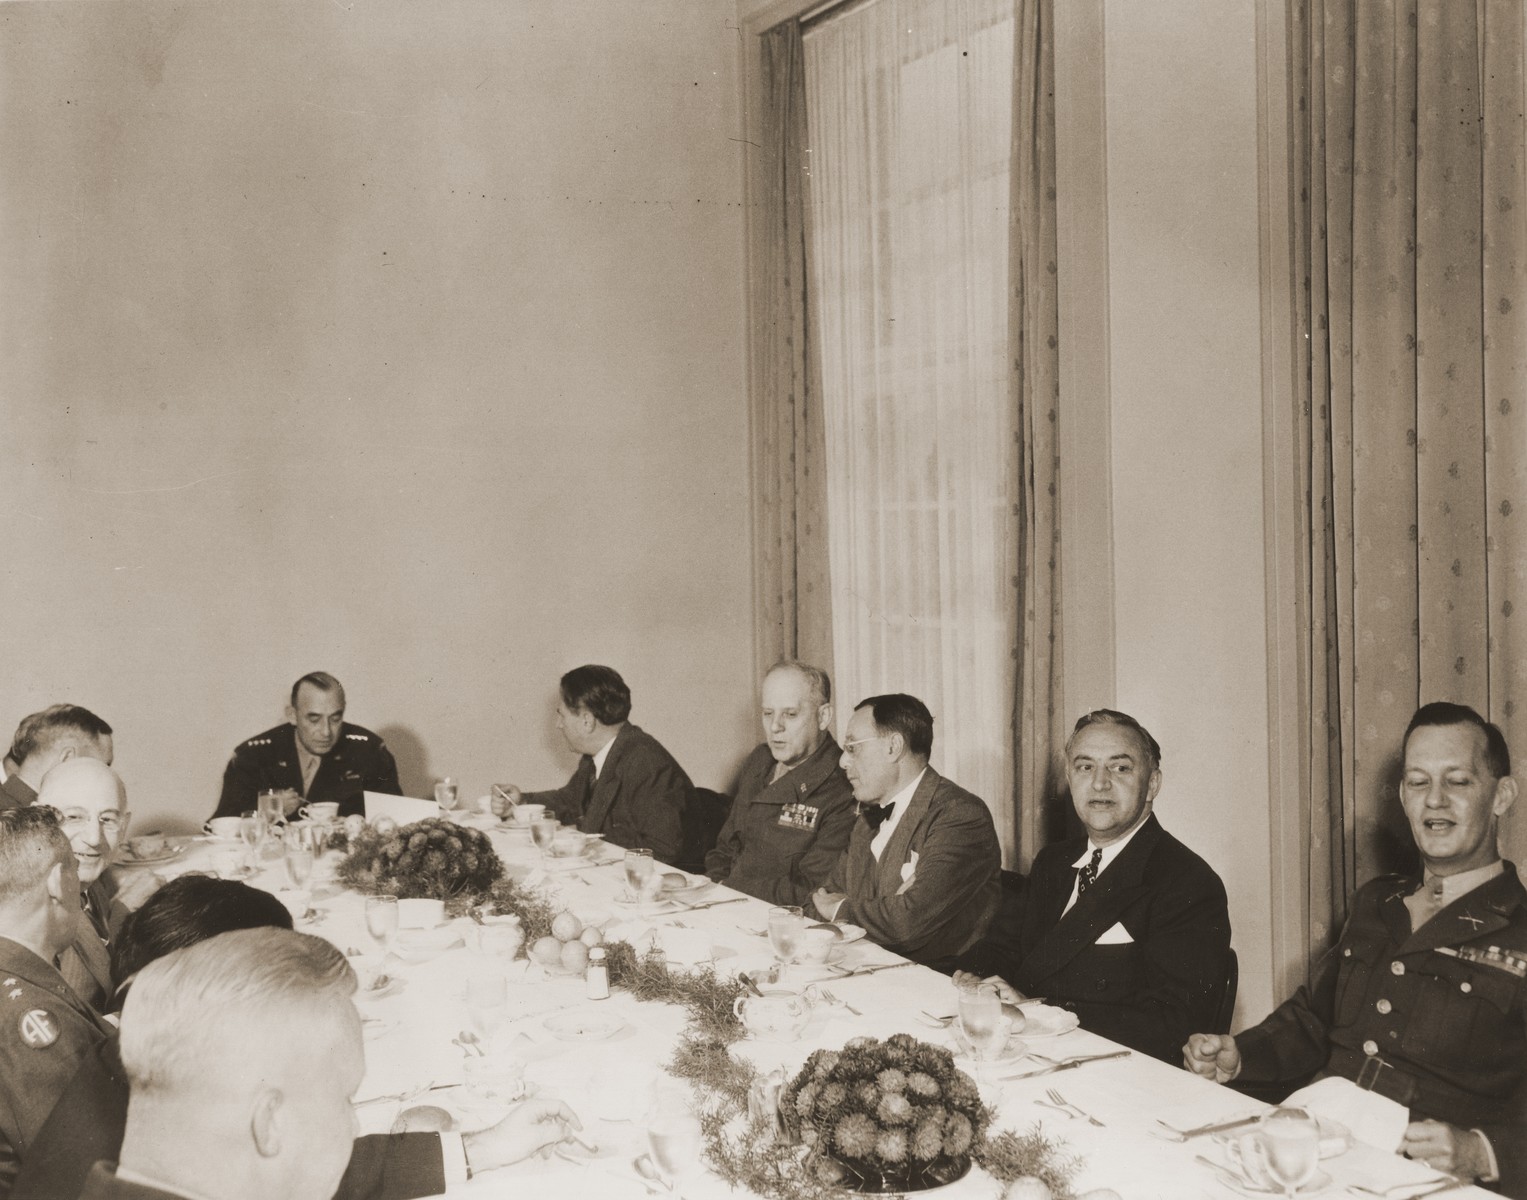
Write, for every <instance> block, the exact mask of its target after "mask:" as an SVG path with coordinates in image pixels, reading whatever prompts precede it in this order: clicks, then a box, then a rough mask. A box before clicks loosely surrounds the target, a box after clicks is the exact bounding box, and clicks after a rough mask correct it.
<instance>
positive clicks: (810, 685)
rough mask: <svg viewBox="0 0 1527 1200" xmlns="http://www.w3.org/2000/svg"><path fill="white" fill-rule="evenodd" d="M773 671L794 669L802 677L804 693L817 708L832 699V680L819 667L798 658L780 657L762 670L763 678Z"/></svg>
mask: <svg viewBox="0 0 1527 1200" xmlns="http://www.w3.org/2000/svg"><path fill="white" fill-rule="evenodd" d="M775 671H794V672H795V673H796V674H798V675H799V676H800V677H801V678H802V679H804V680H805V681H806V693H807V695H809V696H810V697H811V702H812V703H813V704H815V705H816V706H817V707H818V708H821V707H822V705H824V704H828V703H830V702H831V701H832V680H831V679H829V678H828V677H827V672H826V671H824V670H822V668H821V667H813V666H812V665H811V664H810V663H804V662H801V660H800V659H798V658H782V659H780V660H779V662H777V663H775V664H774V665H773V666H772V667H770V668H769V669H768V670H767V671H765V672H764V678H765V679H767V678H768V677H769V676H770V675H772V674H774V672H775Z"/></svg>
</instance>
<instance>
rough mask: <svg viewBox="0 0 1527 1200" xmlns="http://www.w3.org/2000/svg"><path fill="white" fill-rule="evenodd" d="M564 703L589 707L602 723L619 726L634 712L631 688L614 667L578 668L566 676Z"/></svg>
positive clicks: (563, 689)
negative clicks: (632, 709) (632, 710)
mask: <svg viewBox="0 0 1527 1200" xmlns="http://www.w3.org/2000/svg"><path fill="white" fill-rule="evenodd" d="M562 703H563V704H565V705H567V707H568V708H569V709H571V710H572V711H573V712H577V711H578V710H579V709H580V708H583V709H587V710H588V711H589V712H590V713H592V714H593V716H594V720H596V721H598V722H599V723H600V724H601V725H619V724H620V723H621V722H622V721H624V720H625V719H626V718H627V717H629V716H630V715H631V689H630V688H628V687H627V686H626V681H625V680H624V679H622V678H621V677H620V675H619V674H618V673H617V672H616V671H614V670H612V669H611V668H610V667H599V666H593V665H590V666H586V667H574V668H573V669H572V670H571V671H569V672H568V673H567V674H566V675H564V676H562Z"/></svg>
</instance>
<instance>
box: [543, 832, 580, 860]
mask: <svg viewBox="0 0 1527 1200" xmlns="http://www.w3.org/2000/svg"><path fill="white" fill-rule="evenodd" d="M587 845H588V838H587V837H585V836H584V835H583V834H581V833H579V832H578V831H577V830H576V829H559V830H557V833H556V836H555V837H553V838H552V840H551V853H552V857H553V858H577V857H578V856H579V855H581V854H582V853H583V851H584V848H585V847H586V846H587Z"/></svg>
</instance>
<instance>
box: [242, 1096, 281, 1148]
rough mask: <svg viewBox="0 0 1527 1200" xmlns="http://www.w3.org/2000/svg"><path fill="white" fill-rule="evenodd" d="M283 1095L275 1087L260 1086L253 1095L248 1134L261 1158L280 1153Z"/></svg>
mask: <svg viewBox="0 0 1527 1200" xmlns="http://www.w3.org/2000/svg"><path fill="white" fill-rule="evenodd" d="M283 1099H284V1098H283V1097H282V1095H281V1093H280V1091H278V1090H277V1089H276V1088H262V1089H261V1090H260V1092H259V1093H258V1094H257V1095H256V1096H255V1100H254V1108H253V1110H252V1111H251V1112H250V1114H249V1136H250V1137H251V1139H253V1141H254V1145H255V1150H256V1151H257V1152H258V1153H259V1155H260V1157H261V1158H275V1157H276V1155H278V1154H280V1153H281V1109H282V1104H283Z"/></svg>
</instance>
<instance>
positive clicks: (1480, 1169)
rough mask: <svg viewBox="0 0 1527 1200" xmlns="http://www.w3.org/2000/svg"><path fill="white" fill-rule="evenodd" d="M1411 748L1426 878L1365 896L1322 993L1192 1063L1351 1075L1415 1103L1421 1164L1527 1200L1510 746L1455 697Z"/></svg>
mask: <svg viewBox="0 0 1527 1200" xmlns="http://www.w3.org/2000/svg"><path fill="white" fill-rule="evenodd" d="M1404 747H1405V766H1404V773H1403V775H1402V777H1401V781H1400V803H1401V805H1402V806H1403V807H1404V810H1405V817H1406V820H1407V821H1408V822H1409V824H1410V832H1411V836H1412V837H1413V838H1414V839H1415V842H1416V848H1417V849H1418V850H1419V851H1420V852H1421V866H1422V871H1421V874H1420V875H1419V876H1417V875H1411V876H1401V875H1386V876H1380V877H1379V878H1377V879H1375V880H1373V881H1372V882H1370V883H1367V884H1364V885H1363V886H1362V887H1361V888H1359V889H1358V890H1357V893H1356V894H1355V895H1354V896H1353V897H1352V903H1351V907H1350V912H1351V915H1350V916H1349V917H1348V919H1347V926H1346V928H1345V929H1344V930H1343V931H1342V935H1341V941H1340V942H1339V943H1338V944H1337V946H1336V949H1335V951H1334V952H1333V953H1332V954H1331V955H1330V956H1329V957H1328V958H1327V960H1326V962H1325V963H1324V964H1323V967H1322V969H1321V970H1320V971H1319V972H1318V974H1317V976H1316V980H1315V983H1314V985H1313V986H1311V987H1302V988H1300V989H1299V990H1298V991H1297V992H1295V993H1294V996H1293V998H1292V999H1290V1000H1289V1001H1287V1002H1286V1003H1284V1004H1283V1005H1281V1006H1280V1007H1279V1008H1277V1009H1276V1010H1274V1012H1273V1013H1272V1015H1271V1016H1269V1017H1268V1018H1267V1019H1266V1020H1265V1021H1263V1022H1262V1023H1261V1024H1260V1025H1258V1026H1256V1027H1255V1028H1254V1029H1249V1030H1247V1031H1245V1032H1244V1033H1241V1034H1238V1035H1237V1036H1235V1037H1233V1038H1231V1037H1225V1036H1214V1035H1210V1034H1194V1035H1193V1036H1192V1037H1191V1038H1190V1039H1189V1040H1188V1043H1187V1045H1185V1046H1184V1047H1183V1055H1184V1059H1185V1065H1186V1066H1187V1067H1188V1068H1189V1069H1190V1070H1192V1071H1195V1072H1197V1073H1198V1074H1200V1075H1203V1076H1205V1077H1207V1078H1210V1079H1214V1080H1216V1081H1218V1082H1220V1083H1226V1082H1229V1081H1230V1080H1232V1079H1235V1080H1240V1081H1242V1082H1247V1083H1287V1084H1296V1083H1302V1082H1304V1081H1305V1080H1307V1079H1308V1078H1309V1077H1310V1076H1311V1075H1317V1074H1318V1075H1319V1076H1321V1077H1327V1076H1337V1077H1340V1078H1343V1079H1348V1080H1351V1081H1352V1082H1354V1083H1356V1084H1357V1086H1358V1087H1360V1088H1363V1089H1366V1090H1368V1091H1373V1092H1377V1093H1378V1094H1379V1095H1381V1096H1386V1097H1388V1098H1389V1099H1391V1100H1394V1101H1396V1102H1397V1103H1399V1104H1401V1105H1403V1106H1404V1107H1405V1108H1406V1109H1408V1110H1409V1117H1410V1124H1409V1125H1408V1127H1407V1128H1406V1131H1405V1136H1404V1141H1403V1143H1402V1144H1401V1145H1400V1147H1398V1149H1400V1150H1401V1151H1402V1152H1403V1153H1405V1154H1406V1155H1408V1156H1409V1157H1411V1158H1415V1159H1419V1160H1421V1161H1424V1162H1426V1163H1427V1164H1429V1165H1430V1166H1432V1167H1435V1168H1437V1169H1438V1170H1441V1171H1448V1172H1450V1173H1452V1174H1454V1175H1458V1176H1461V1177H1464V1178H1467V1179H1483V1180H1486V1181H1489V1182H1495V1181H1497V1180H1498V1182H1499V1187H1500V1190H1501V1191H1502V1192H1504V1193H1505V1194H1506V1195H1508V1196H1517V1197H1527V890H1524V889H1523V887H1522V884H1521V882H1520V880H1519V879H1518V878H1517V872H1516V868H1515V867H1514V866H1513V865H1512V864H1511V863H1509V862H1504V861H1503V860H1502V859H1501V857H1500V852H1499V849H1498V841H1497V838H1498V834H1499V830H1500V820H1501V817H1503V816H1504V815H1505V814H1506V812H1507V810H1508V809H1510V807H1511V805H1512V804H1513V803H1514V802H1515V800H1516V793H1517V786H1516V781H1515V780H1514V779H1512V778H1511V756H1510V752H1509V751H1508V749H1507V747H1506V739H1505V737H1504V736H1503V735H1502V734H1501V731H1500V730H1499V729H1497V728H1496V727H1495V726H1494V725H1492V724H1490V723H1489V722H1487V721H1486V720H1485V719H1484V718H1483V717H1481V716H1480V715H1479V714H1478V713H1477V712H1475V711H1474V710H1473V709H1472V708H1467V707H1465V706H1464V705H1461V704H1448V703H1434V704H1428V705H1425V706H1424V707H1422V708H1421V709H1419V710H1418V711H1417V712H1416V715H1415V716H1413V717H1412V718H1411V719H1410V725H1409V727H1408V728H1407V729H1406V731H1405V742H1404Z"/></svg>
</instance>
